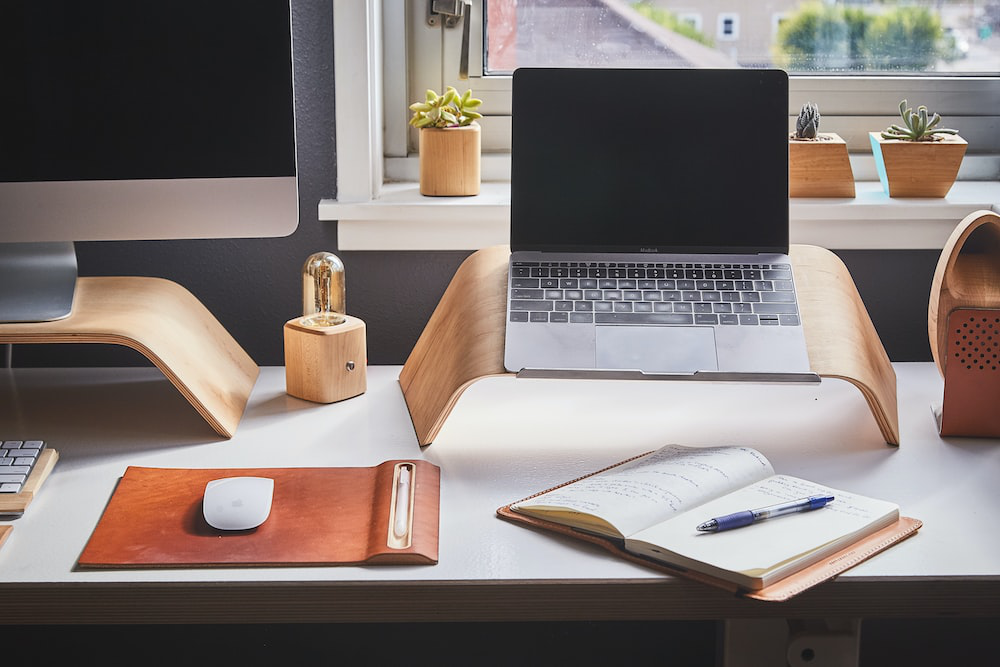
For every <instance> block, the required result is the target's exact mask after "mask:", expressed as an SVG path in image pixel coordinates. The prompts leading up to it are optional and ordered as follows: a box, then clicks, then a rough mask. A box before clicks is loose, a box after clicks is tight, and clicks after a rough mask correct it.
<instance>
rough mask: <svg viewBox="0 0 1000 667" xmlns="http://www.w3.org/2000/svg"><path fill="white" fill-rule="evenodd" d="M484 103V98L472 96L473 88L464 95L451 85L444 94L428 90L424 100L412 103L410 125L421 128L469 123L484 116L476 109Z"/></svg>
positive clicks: (458, 125) (456, 125) (457, 125)
mask: <svg viewBox="0 0 1000 667" xmlns="http://www.w3.org/2000/svg"><path fill="white" fill-rule="evenodd" d="M482 103H483V101H482V100H480V99H476V98H475V97H473V96H472V91H471V90H467V91H465V94H464V95H459V94H458V91H457V90H455V89H454V88H453V87H451V86H448V88H447V90H445V92H444V95H438V94H437V93H436V92H434V91H433V90H428V91H427V95H426V97H425V99H424V101H423V102H414V103H413V104H411V105H410V111H412V112H413V117H412V118H410V125H412V126H413V127H419V128H423V127H461V126H463V125H468V124H470V123H471V122H472V121H474V120H476V119H478V118H482V117H483V115H482V114H481V113H478V112H477V111H475V109H477V108H478V107H479V105H480V104H482Z"/></svg>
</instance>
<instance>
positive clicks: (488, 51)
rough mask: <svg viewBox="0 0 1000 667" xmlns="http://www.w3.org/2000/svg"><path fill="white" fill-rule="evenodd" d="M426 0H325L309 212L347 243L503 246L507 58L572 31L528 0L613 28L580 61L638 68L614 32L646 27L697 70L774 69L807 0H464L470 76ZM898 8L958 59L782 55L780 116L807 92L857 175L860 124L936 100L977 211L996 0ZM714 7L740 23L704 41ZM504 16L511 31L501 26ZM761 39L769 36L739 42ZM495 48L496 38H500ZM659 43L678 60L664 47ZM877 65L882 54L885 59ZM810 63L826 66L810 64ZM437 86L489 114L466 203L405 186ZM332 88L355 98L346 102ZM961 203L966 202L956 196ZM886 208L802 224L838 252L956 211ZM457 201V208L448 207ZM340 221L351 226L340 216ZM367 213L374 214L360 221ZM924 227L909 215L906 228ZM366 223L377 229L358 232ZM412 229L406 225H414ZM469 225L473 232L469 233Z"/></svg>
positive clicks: (995, 146)
mask: <svg viewBox="0 0 1000 667" xmlns="http://www.w3.org/2000/svg"><path fill="white" fill-rule="evenodd" d="M467 1H468V0H467ZM428 4H429V2H425V0H334V49H335V63H334V66H335V68H336V73H337V75H336V85H337V91H336V97H337V100H338V101H339V103H338V105H337V153H338V156H337V161H338V165H339V166H340V168H339V169H338V184H337V192H338V199H337V200H336V201H334V200H324V202H321V205H320V217H321V219H324V220H339V221H340V222H341V225H340V228H339V229H340V239H341V243H347V241H346V239H347V238H348V234H347V233H346V232H345V230H346V229H347V227H350V229H351V230H352V231H351V232H350V236H351V239H354V240H356V239H358V238H360V237H358V236H357V235H358V234H359V233H361V232H362V230H363V236H364V239H363V240H360V241H358V242H357V243H356V244H355V245H354V246H353V247H354V248H357V249H362V248H382V249H391V248H427V249H431V248H463V249H471V248H478V247H482V246H483V245H487V244H492V243H500V242H504V237H505V234H506V226H507V224H506V219H507V215H508V208H507V205H508V204H507V202H509V199H508V194H507V191H506V190H505V186H504V181H505V180H509V173H510V172H509V150H510V97H511V91H510V75H509V71H510V70H511V69H513V68H514V67H517V66H518V65H524V64H545V63H540V62H531V61H525V60H523V59H524V58H526V57H527V56H526V54H529V53H530V52H531V49H529V48H528V46H534V47H543V48H544V49H547V51H548V52H549V53H555V54H556V55H557V56H558V57H565V56H566V54H567V53H569V52H570V50H571V49H568V48H553V47H552V42H553V40H562V39H564V38H566V37H568V36H570V35H575V34H577V33H576V31H574V30H567V29H565V25H563V27H559V26H560V25H562V24H559V23H558V22H557V23H554V24H553V23H549V24H548V25H549V27H548V28H547V30H546V31H545V32H544V33H538V32H535V31H534V30H533V28H532V25H528V24H524V25H522V23H521V22H520V19H519V17H528V16H529V15H530V14H529V13H528V10H529V9H531V10H532V11H534V12H535V13H534V14H533V15H530V16H533V17H534V18H538V17H539V16H540V14H539V12H541V10H542V8H543V6H544V8H545V9H546V11H547V12H548V15H547V16H546V17H545V20H546V21H550V22H551V21H552V20H554V19H555V18H557V17H558V15H559V14H562V15H563V16H564V17H570V20H573V21H579V20H582V19H583V18H584V17H587V16H589V17H590V18H593V17H595V16H596V17H600V18H601V20H603V21H605V22H608V23H609V25H618V26H619V28H616V30H617V35H618V37H615V38H614V39H610V38H609V39H606V40H604V41H605V42H607V43H601V42H592V43H591V44H592V45H593V46H594V48H577V49H576V52H577V53H582V54H584V55H585V56H587V57H594V56H595V55H596V56H597V57H599V58H605V59H606V60H605V61H604V62H605V63H614V65H615V66H642V65H641V64H637V63H641V58H644V57H647V56H648V55H649V54H650V53H652V52H653V51H654V49H651V48H645V49H642V48H639V49H635V48H632V47H630V48H629V49H625V48H622V44H623V43H627V42H623V41H622V40H621V39H620V36H621V35H622V34H634V31H636V30H638V31H639V32H640V33H642V34H643V35H644V36H645V38H647V39H648V38H649V36H650V35H652V36H653V41H658V42H659V43H660V46H661V47H662V45H663V43H664V42H666V43H668V44H672V45H674V46H676V47H677V51H680V52H681V53H682V54H683V56H685V57H688V58H691V59H694V60H696V61H698V62H699V66H760V65H761V64H764V65H767V66H773V64H774V63H773V62H772V58H773V57H774V53H773V52H772V51H771V49H770V45H771V44H772V43H773V42H774V40H775V39H777V35H778V34H779V33H780V32H781V30H782V29H783V28H784V27H785V26H786V25H788V24H789V22H790V20H791V19H792V18H793V17H794V15H795V13H796V10H797V9H798V8H799V6H800V5H805V4H806V3H805V2H800V1H799V0H787V2H785V3H781V2H772V3H769V8H770V11H769V12H760V11H752V9H753V8H754V7H755V2H753V0H715V1H714V2H713V1H711V0H686V1H685V2H683V4H682V3H681V2H676V3H672V2H668V0H662V1H661V0H651V1H649V2H639V3H633V2H631V1H630V0H572V1H570V0H565V1H564V0H517V2H516V3H515V2H513V0H471V2H470V3H469V9H470V11H469V21H470V30H469V40H468V41H469V49H468V78H462V77H460V75H459V70H460V68H459V63H460V60H461V55H462V48H461V47H462V37H463V34H462V32H463V30H462V24H461V23H459V25H458V27H455V28H446V27H441V25H440V23H439V24H438V25H437V26H434V27H432V26H429V25H428V20H427V5H428ZM443 4H448V3H443ZM809 4H810V6H822V7H834V8H839V10H840V11H843V10H847V9H852V10H853V9H864V10H872V9H886V8H890V7H894V6H897V4H903V3H895V2H893V3H882V2H878V3H874V2H858V1H854V0H852V1H851V2H835V1H833V0H824V1H823V2H822V3H815V2H814V3H809ZM908 4H910V5H912V4H920V5H924V6H925V7H929V8H937V7H938V6H940V8H941V13H942V14H946V13H950V18H948V21H947V22H946V23H945V24H944V25H943V27H944V28H946V29H945V30H944V31H943V34H944V37H945V39H944V41H943V43H946V44H947V43H954V44H955V45H956V51H955V53H958V54H962V53H967V54H968V56H967V57H955V58H948V59H945V58H939V59H937V60H935V61H934V62H933V63H932V64H931V65H930V66H924V69H923V70H920V71H916V70H905V71H904V70H901V69H899V68H898V67H897V68H896V69H891V68H890V69H887V70H881V71H875V70H874V69H871V68H874V67H875V66H876V64H877V63H876V64H872V65H868V64H862V63H859V62H854V63H853V65H854V66H853V67H850V66H848V65H850V64H851V63H849V62H848V63H846V64H845V63H844V62H841V63H839V64H838V63H835V62H833V60H832V59H831V58H825V59H817V58H798V59H796V60H794V61H789V62H788V64H787V65H786V66H784V67H785V69H786V70H787V71H789V73H790V75H791V91H790V108H789V123H790V124H791V123H793V122H794V117H795V115H797V113H798V108H799V106H800V105H801V104H803V103H804V102H806V101H811V102H815V103H817V104H818V105H819V106H820V109H821V110H822V113H823V129H824V130H826V131H830V132H837V133H838V134H840V135H841V136H842V137H844V138H845V139H846V140H847V141H848V146H849V149H850V150H851V161H852V166H854V173H855V177H856V180H858V181H859V182H861V181H877V175H876V172H875V166H874V159H873V158H872V156H871V151H870V147H869V145H868V139H867V133H868V132H869V131H871V130H877V129H881V128H883V127H886V126H887V125H888V124H889V123H890V122H893V120H894V119H895V117H896V107H897V105H898V104H899V101H900V100H901V99H903V98H906V99H908V100H910V101H911V102H913V103H921V104H926V105H927V106H928V107H930V108H931V109H932V110H935V111H938V112H940V113H941V114H942V115H943V116H944V117H945V120H946V122H947V124H948V125H949V126H950V127H956V128H958V129H959V130H960V131H961V132H962V136H963V137H965V138H966V139H968V140H969V143H970V151H969V153H968V154H967V156H966V159H965V161H964V162H963V166H962V172H961V173H960V174H959V178H960V179H961V180H967V181H980V182H985V185H987V186H989V187H987V188H986V189H985V190H984V189H983V188H981V187H980V186H979V185H976V187H975V188H974V189H973V190H974V193H975V194H974V195H973V196H972V198H973V199H974V200H975V203H976V207H975V208H984V207H985V208H989V207H990V206H991V205H993V204H996V203H997V202H998V201H1000V196H997V194H996V192H997V190H998V189H1000V186H998V180H1000V77H998V73H1000V0H967V1H965V0H954V1H952V2H947V3H940V2H938V1H937V0H919V2H916V3H914V2H911V3H908ZM563 5H572V8H571V9H566V7H564V6H563ZM661 5H662V6H667V5H675V6H676V7H677V10H676V16H677V17H678V19H677V21H676V24H677V27H675V28H674V29H670V28H668V27H666V26H664V25H663V24H662V23H660V22H659V21H657V20H654V19H656V18H657V17H658V16H659V15H656V16H654V14H655V12H648V15H647V14H646V12H647V6H649V7H650V8H652V9H658V8H659V9H662V7H660V6H661ZM783 5H787V6H788V8H787V9H786V8H784V7H783ZM720 8H721V9H726V10H728V11H731V13H736V12H735V11H732V10H739V16H740V19H741V21H740V23H739V25H737V26H736V28H737V31H738V34H739V37H738V39H737V40H735V41H732V42H725V43H724V44H723V43H720V42H719V41H717V40H715V39H714V35H709V36H705V35H704V34H701V35H700V37H699V36H698V35H697V34H692V33H691V32H690V31H692V30H693V29H696V28H697V27H698V25H697V23H698V22H697V21H694V22H692V21H690V20H687V19H690V18H691V16H692V15H698V16H700V17H701V18H702V25H701V27H702V30H705V29H710V30H713V31H714V29H715V27H716V26H717V24H716V19H717V16H718V14H719V13H720ZM522 10H523V11H524V13H522ZM595 12H596V13H595ZM601 12H603V14H602V13H601ZM609 12H610V13H609ZM622 12H627V16H628V20H627V21H625V25H626V26H632V33H623V32H622V30H621V28H620V25H621V23H622V21H623V19H622V18H621V16H622ZM775 14H778V15H780V16H781V20H780V24H779V25H776V23H775V19H774V15H775ZM498 17H499V18H498ZM504 17H506V21H507V24H506V25H507V27H506V28H503V25H504V24H503V23H502V22H500V20H501V19H503V18H504ZM512 17H513V18H512ZM659 18H662V16H659ZM667 20H668V21H669V19H667ZM511 21H513V23H511ZM758 21H759V22H760V24H761V25H760V26H758V25H757V23H758ZM692 23H693V24H694V25H692ZM685 31H688V32H685ZM505 32H506V35H505V34H504V33H505ZM698 33H702V31H701V30H699V31H698ZM591 34H592V33H591ZM762 35H763V36H764V37H763V39H764V42H765V44H766V45H765V46H764V47H761V46H759V45H757V46H753V45H749V46H748V44H749V42H751V41H752V40H754V39H761V38H762V37H761V36H762ZM498 38H499V39H498ZM491 40H492V41H491ZM597 44H601V48H596V45H597ZM500 45H504V46H503V50H500ZM626 50H629V51H635V52H636V53H637V54H638V55H639V56H640V59H639V60H636V61H635V62H630V61H628V59H627V58H624V55H625V53H624V52H625V51H626ZM666 51H669V52H670V53H672V54H673V55H674V57H676V56H677V52H676V51H674V50H672V49H666ZM734 53H735V55H734ZM633 55H635V54H633ZM755 58H756V59H758V60H757V61H756V62H755V61H754V59H755ZM734 60H735V65H734V64H733V63H734ZM723 63H724V64H723ZM591 64H601V63H600V62H598V63H591ZM881 64H882V65H883V66H885V65H886V63H885V62H884V61H883V62H882V63H881ZM820 65H822V66H823V67H826V69H819V66H820ZM888 65H892V63H888ZM675 66H676V65H675ZM446 85H453V86H455V87H456V88H459V89H461V90H465V89H466V88H472V89H473V90H474V91H475V93H476V95H477V97H480V98H482V99H483V100H484V105H483V109H482V110H483V112H484V113H485V114H486V117H485V118H484V119H483V121H482V122H481V125H482V127H483V150H484V154H483V179H484V186H487V185H488V186H489V187H484V195H482V196H480V197H476V198H471V199H467V200H464V201H451V202H442V201H429V200H428V199H426V198H419V197H417V198H412V197H411V196H410V195H407V194H405V191H406V185H407V183H413V182H415V181H416V180H417V172H418V158H417V151H416V132H415V131H414V130H412V129H411V128H409V127H408V125H407V121H408V119H409V112H408V110H407V107H408V105H409V103H410V102H411V101H412V100H413V99H415V98H417V97H421V96H422V95H423V91H424V90H425V89H427V88H433V89H436V90H440V89H442V88H444V87H445V86H446ZM343 100H353V102H350V103H347V104H345V103H343ZM561 111H565V112H573V110H561ZM581 141H586V137H581ZM397 185H398V186H403V187H397ZM410 189H411V190H412V189H415V188H410ZM964 202H965V200H964V199H963V201H962V205H963V206H964ZM367 204H370V205H367ZM855 204H856V205H855ZM891 204H892V205H891V206H888V207H886V206H884V205H883V203H881V202H879V201H875V202H874V203H872V202H870V201H863V200H861V199H860V198H859V200H858V201H857V202H855V203H853V204H852V205H851V206H850V207H848V209H847V211H848V212H847V213H846V215H847V219H846V222H847V224H843V225H839V224H838V225H837V226H836V229H837V230H842V229H852V230H854V231H853V232H851V234H854V235H857V236H863V237H864V238H863V239H858V238H855V237H854V236H851V238H848V239H847V240H846V241H845V240H844V236H843V234H844V232H842V231H837V232H834V234H835V236H836V239H835V241H830V240H829V237H827V236H822V237H820V238H814V237H813V236H809V238H810V239H811V240H810V241H809V242H814V243H818V244H820V245H827V246H828V247H840V248H850V247H935V244H936V243H938V242H940V241H941V240H942V238H941V236H940V235H941V230H942V229H943V228H944V226H945V225H946V224H947V220H950V221H951V224H952V225H953V223H954V219H955V216H959V217H961V215H964V213H962V212H956V211H957V210H958V208H960V207H958V208H956V206H955V205H953V204H952V203H951V202H944V204H945V206H943V207H942V206H929V207H917V209H918V210H916V209H914V208H912V207H911V206H910V205H900V204H899V203H898V202H892V203H891ZM938 204H942V202H938ZM981 204H983V205H981ZM873 206H874V207H875V208H873ZM456 207H457V208H458V209H459V211H460V212H459V213H458V214H457V215H456ZM792 209H793V210H792V214H793V224H794V222H795V217H796V215H805V217H806V218H807V219H808V220H809V223H808V225H807V227H808V229H809V232H810V234H813V233H814V232H816V231H821V232H823V233H824V234H825V233H826V232H827V231H828V230H832V229H834V227H831V226H830V225H829V224H828V223H829V222H830V221H834V222H838V223H839V222H842V221H844V220H845V218H844V217H843V216H844V215H845V214H844V213H843V212H842V211H844V210H845V209H844V208H842V207H840V208H837V209H836V210H833V209H830V208H829V207H827V206H817V205H812V204H810V205H808V206H805V207H803V206H797V205H796V203H795V202H793V207H792ZM970 210H974V209H970ZM914 215H916V216H917V217H918V218H920V219H921V220H922V221H928V220H931V218H932V217H933V218H934V224H933V225H931V226H929V227H927V226H926V225H925V228H926V231H927V234H925V235H923V236H921V234H920V233H912V230H911V229H909V228H908V230H907V233H906V234H900V233H899V229H898V227H893V226H892V225H888V226H884V227H882V228H881V229H882V231H876V230H874V229H873V227H872V225H871V222H872V219H873V217H878V218H880V219H881V220H885V221H889V222H893V221H895V222H897V223H898V222H903V221H906V222H907V224H910V223H909V221H911V220H913V216H914ZM345 220H350V221H352V222H351V224H350V225H346V224H344V221H345ZM366 221H376V222H375V223H373V224H366ZM923 224H924V222H919V223H918V222H914V223H913V225H916V226H919V225H923ZM935 225H936V226H935ZM376 228H377V229H378V230H379V231H371V232H369V229H376ZM411 229H415V230H417V231H416V232H413V233H410V232H409V230H411ZM793 233H794V227H793ZM470 235H471V236H472V240H469V238H470ZM397 236H398V238H397ZM945 238H946V235H945ZM831 243H836V245H831ZM406 244H410V245H406ZM928 244H929V245H928ZM345 247H347V246H345ZM937 247H940V246H937Z"/></svg>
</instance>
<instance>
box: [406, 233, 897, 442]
mask: <svg viewBox="0 0 1000 667" xmlns="http://www.w3.org/2000/svg"><path fill="white" fill-rule="evenodd" d="M509 255H510V249H509V248H508V247H507V246H493V247H490V248H484V249H482V250H478V251H476V252H474V253H472V254H471V255H470V256H469V257H468V258H466V260H465V261H464V262H463V263H462V264H461V266H459V267H458V270H457V271H456V273H455V277H454V278H452V281H451V283H450V284H449V285H448V287H447V289H446V290H445V293H444V295H443V296H442V297H441V300H440V302H439V303H438V305H437V308H435V310H434V312H433V313H432V314H431V317H430V320H429V321H428V322H427V326H426V327H425V328H424V330H423V332H422V333H421V335H420V338H419V339H418V340H417V344H416V345H415V346H414V348H413V351H412V352H411V353H410V356H409V358H407V360H406V363H405V364H404V366H403V369H402V371H401V372H400V374H399V384H400V388H401V389H402V391H403V397H404V399H405V401H406V407H407V409H408V410H409V412H410V418H411V420H412V421H413V427H414V431H415V432H416V435H417V441H418V442H419V444H420V445H421V446H425V445H429V444H431V443H432V442H433V441H434V439H435V438H436V437H437V435H438V433H439V432H440V430H441V428H442V426H444V423H445V421H446V420H447V418H448V415H449V414H450V413H451V411H452V409H453V408H454V407H455V404H456V403H457V402H458V399H459V398H460V397H461V395H462V393H463V392H464V391H465V390H466V389H467V388H468V387H470V386H471V385H472V384H473V383H474V382H476V381H477V380H480V379H482V378H486V377H497V376H502V375H513V374H512V373H509V372H507V371H506V370H505V369H504V367H503V345H504V340H503V338H504V326H505V319H506V316H507V315H506V303H507V302H506V292H507V259H508V257H509ZM790 255H791V258H792V265H793V271H794V275H795V281H796V287H797V289H798V292H799V299H800V312H801V316H802V325H803V327H804V328H805V331H806V342H807V346H808V350H809V362H810V366H811V367H812V369H813V370H814V371H816V373H817V374H818V375H820V376H821V377H826V378H836V379H842V380H846V381H847V382H850V383H851V384H853V385H854V386H856V387H857V388H858V389H859V390H860V391H861V393H862V394H863V395H864V398H865V400H866V401H867V403H868V406H869V408H870V409H871V411H872V416H873V417H874V418H875V421H876V423H877V424H878V428H879V431H880V432H881V434H882V437H883V438H884V439H885V442H886V443H887V444H890V445H898V444H899V414H898V407H897V403H896V374H895V372H894V371H893V369H892V365H891V363H890V361H889V357H888V355H887V354H886V352H885V348H884V347H883V346H882V342H881V340H880V339H879V337H878V333H877V332H876V331H875V327H874V325H873V324H872V321H871V318H870V317H869V316H868V311H867V310H866V309H865V306H864V303H863V302H862V301H861V297H860V295H859V294H858V291H857V288H856V287H855V285H854V281H853V280H852V279H851V276H850V273H849V272H848V270H847V267H845V266H844V264H843V262H842V261H841V260H840V258H838V257H837V256H836V255H835V254H833V253H832V252H830V251H829V250H826V249H823V248H818V247H816V246H801V245H796V246H792V248H791V250H790Z"/></svg>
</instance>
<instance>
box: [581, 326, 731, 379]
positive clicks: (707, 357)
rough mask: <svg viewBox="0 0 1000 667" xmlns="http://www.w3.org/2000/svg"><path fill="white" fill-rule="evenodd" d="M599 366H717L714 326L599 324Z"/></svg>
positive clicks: (676, 369) (677, 369) (659, 369)
mask: <svg viewBox="0 0 1000 667" xmlns="http://www.w3.org/2000/svg"><path fill="white" fill-rule="evenodd" d="M596 329H597V368H616V369H635V370H641V371H643V372H646V373H693V372H695V371H714V370H718V360H717V358H716V354H715V330H714V329H712V328H711V327H666V326H641V327H630V326H599V327H596Z"/></svg>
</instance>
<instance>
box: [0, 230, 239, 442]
mask: <svg viewBox="0 0 1000 667" xmlns="http://www.w3.org/2000/svg"><path fill="white" fill-rule="evenodd" d="M0 250H4V251H6V250H7V249H6V248H4V247H3V245H0ZM47 252H51V253H52V254H51V255H49V256H50V257H52V256H54V255H55V254H56V253H55V249H52V250H51V251H48V250H47ZM4 257H5V258H6V256H4ZM19 261H22V260H21V259H18V260H17V261H13V262H6V261H0V265H7V264H10V265H12V266H16V265H17V263H18V262H19ZM53 262H54V260H51V259H46V260H42V262H41V264H39V265H38V266H40V267H42V268H44V267H51V266H52V263H53ZM75 266H76V261H75V259H74V260H73V268H74V270H73V276H74V283H75V289H71V290H69V294H70V295H71V296H70V303H71V304H72V310H71V312H69V314H68V315H66V314H63V315H62V316H61V318H60V319H49V320H38V319H33V320H32V321H16V322H0V344H3V343H14V344H23V343H110V344H113V345H123V346H125V347H129V348H131V349H133V350H136V351H137V352H139V353H140V354H142V355H143V356H145V357H146V358H147V359H148V360H149V361H151V362H152V363H153V364H154V365H155V366H156V367H157V368H159V369H160V370H161V371H162V372H163V374H164V375H165V376H166V377H167V379H168V380H170V382H171V383H172V384H173V385H174V387H176V388H177V390H178V391H180V392H181V394H182V395H183V396H184V398H186V399H187V400H188V402H189V403H190V404H191V405H192V406H193V407H194V408H195V409H196V410H197V411H198V412H199V413H200V414H201V416H202V417H204V418H205V420H206V421H207V422H208V423H209V424H210V425H211V427H212V428H213V429H215V431H216V432H217V433H218V434H219V435H221V436H222V437H224V438H231V437H232V436H233V435H234V434H235V433H236V427H237V425H238V424H239V422H240V419H241V418H242V416H243V412H244V410H245V408H246V404H247V401H248V399H249V397H250V392H251V390H252V389H253V386H254V384H255V382H256V380H257V375H258V373H259V369H258V368H257V364H256V363H255V362H254V361H253V359H251V358H250V356H249V355H248V354H247V353H246V352H245V351H244V350H243V348H242V347H240V345H239V343H237V342H236V340H234V339H233V337H232V336H231V335H230V334H229V332H228V331H226V330H225V328H223V326H222V324H220V323H219V321H218V320H217V319H216V318H215V317H214V316H213V315H212V313H210V312H209V311H208V309H207V308H205V306H204V305H202V303H201V302H200V301H199V300H198V299H197V298H195V296H194V295H193V294H191V293H190V292H189V291H188V290H186V289H185V288H183V287H182V286H180V285H178V284H177V283H175V282H172V281H170V280H164V279H162V278H146V277H137V276H118V277H84V278H76V270H75ZM60 267H61V268H60V271H61V270H62V269H65V266H62V265H60ZM5 268H6V267H5ZM42 273H45V272H42ZM39 280H40V281H41V282H43V283H46V284H48V283H49V282H57V281H54V280H51V276H44V275H43V277H42V278H40V279H39ZM6 283H7V278H6V277H4V276H0V284H2V285H3V286H4V287H7V284H6ZM34 287H35V285H32V284H30V283H24V282H23V281H22V288H23V289H26V290H27V289H28V288H34ZM5 298H7V297H5ZM30 298H31V299H35V298H36V297H35V296H34V294H32V295H31V297H30ZM28 310H30V309H28ZM42 310H45V311H46V312H48V313H49V314H53V315H58V312H59V311H60V310H61V309H56V308H51V307H50V306H48V305H46V308H44V309H42ZM4 312H5V311H4ZM35 312H36V313H37V312H39V311H38V310H36V311H35ZM36 316H37V315H36ZM36 316H32V317H36Z"/></svg>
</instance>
